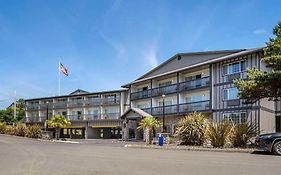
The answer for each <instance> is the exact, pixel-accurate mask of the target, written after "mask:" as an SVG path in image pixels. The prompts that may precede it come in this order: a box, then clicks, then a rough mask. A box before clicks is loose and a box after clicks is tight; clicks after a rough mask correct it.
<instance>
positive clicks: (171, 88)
mask: <svg viewBox="0 0 281 175" xmlns="http://www.w3.org/2000/svg"><path fill="white" fill-rule="evenodd" d="M177 89H178V85H177V84H173V85H168V86H163V87H158V88H153V89H152V92H151V95H152V97H155V96H160V95H163V94H165V95H167V94H172V93H176V92H177Z"/></svg>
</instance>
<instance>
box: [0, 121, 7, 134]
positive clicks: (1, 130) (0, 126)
mask: <svg viewBox="0 0 281 175" xmlns="http://www.w3.org/2000/svg"><path fill="white" fill-rule="evenodd" d="M6 127H7V125H6V123H0V134H5V131H6Z"/></svg>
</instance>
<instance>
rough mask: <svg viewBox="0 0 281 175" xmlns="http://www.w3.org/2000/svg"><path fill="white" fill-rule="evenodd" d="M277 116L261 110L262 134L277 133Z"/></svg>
mask: <svg viewBox="0 0 281 175" xmlns="http://www.w3.org/2000/svg"><path fill="white" fill-rule="evenodd" d="M275 122H276V121H275V114H274V113H272V112H269V111H265V110H262V109H261V110H260V133H261V134H264V133H272V132H276V123H275Z"/></svg>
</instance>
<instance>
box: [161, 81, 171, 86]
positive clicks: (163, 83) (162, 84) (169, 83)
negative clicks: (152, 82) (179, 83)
mask: <svg viewBox="0 0 281 175" xmlns="http://www.w3.org/2000/svg"><path fill="white" fill-rule="evenodd" d="M171 84H172V81H166V82H162V83H159V87H163V86H168V85H171Z"/></svg>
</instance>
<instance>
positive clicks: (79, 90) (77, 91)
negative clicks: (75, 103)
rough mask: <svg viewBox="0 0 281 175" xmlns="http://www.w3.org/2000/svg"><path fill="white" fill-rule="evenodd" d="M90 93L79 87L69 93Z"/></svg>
mask: <svg viewBox="0 0 281 175" xmlns="http://www.w3.org/2000/svg"><path fill="white" fill-rule="evenodd" d="M88 93H89V92H87V91H84V90H82V89H77V90H75V91H73V92H71V93H70V94H69V95H76V94H88Z"/></svg>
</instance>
